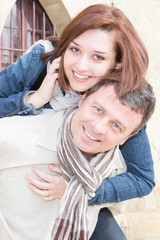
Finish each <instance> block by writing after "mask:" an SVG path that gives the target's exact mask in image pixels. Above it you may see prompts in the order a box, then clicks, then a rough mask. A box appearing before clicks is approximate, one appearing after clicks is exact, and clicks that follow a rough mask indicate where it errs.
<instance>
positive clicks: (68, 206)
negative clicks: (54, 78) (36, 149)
mask: <svg viewBox="0 0 160 240" xmlns="http://www.w3.org/2000/svg"><path fill="white" fill-rule="evenodd" d="M76 109H77V107H73V108H71V109H69V110H67V111H66V112H65V114H64V120H63V123H62V126H61V128H60V131H59V141H58V146H57V157H58V161H59V163H60V166H61V170H62V173H63V176H64V178H65V180H66V181H67V182H68V185H67V189H66V191H65V194H64V196H63V198H62V199H61V203H60V208H59V213H58V217H57V219H56V220H55V225H54V227H53V230H52V240H87V239H88V236H89V231H88V218H87V205H88V200H89V199H91V198H92V197H94V196H95V191H96V189H97V188H98V187H99V186H100V184H101V182H102V181H103V180H104V179H105V178H106V177H108V176H109V174H110V173H111V171H112V166H113V162H114V161H112V159H113V157H114V153H115V151H116V148H114V149H113V150H110V151H109V152H107V153H99V154H97V155H96V156H94V157H93V158H92V159H91V160H90V161H88V160H87V159H86V158H85V156H84V155H83V154H82V152H81V151H80V150H79V149H77V147H76V146H75V145H74V142H73V138H72V134H71V129H70V123H71V118H72V116H73V114H74V112H75V111H76Z"/></svg>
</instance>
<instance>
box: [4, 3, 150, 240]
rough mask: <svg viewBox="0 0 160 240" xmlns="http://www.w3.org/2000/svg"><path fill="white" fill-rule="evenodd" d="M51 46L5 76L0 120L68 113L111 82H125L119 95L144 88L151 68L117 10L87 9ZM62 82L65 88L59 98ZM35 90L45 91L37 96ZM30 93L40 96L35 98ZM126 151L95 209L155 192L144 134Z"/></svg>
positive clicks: (41, 48) (35, 52) (37, 49)
mask: <svg viewBox="0 0 160 240" xmlns="http://www.w3.org/2000/svg"><path fill="white" fill-rule="evenodd" d="M96 37H97V38H96ZM50 40H51V41H52V43H53V45H54V49H53V47H52V45H51V43H50V42H48V41H47V42H46V41H45V42H43V43H42V44H43V45H46V48H48V47H49V50H50V48H52V51H49V52H48V53H45V47H44V46H42V45H41V44H37V45H35V46H34V47H33V48H32V49H31V51H29V52H27V53H26V54H25V55H23V56H22V57H21V58H20V59H19V60H18V62H17V63H16V64H15V65H12V66H10V67H8V68H6V69H5V70H4V71H2V72H1V73H0V97H1V99H0V113H1V117H4V116H12V115H15V114H19V115H25V114H28V113H29V114H38V113H40V112H41V111H42V106H44V105H46V103H48V102H50V105H51V106H53V108H56V110H59V109H61V108H63V105H64V103H66V101H67V106H65V107H68V106H69V105H68V104H71V105H73V104H74V102H76V101H78V100H79V94H76V92H84V91H85V90H87V89H88V88H90V87H91V86H93V85H94V84H95V83H96V82H97V81H99V79H101V78H103V77H106V76H107V77H108V78H109V77H111V78H115V79H118V80H119V81H120V82H121V87H120V93H124V92H127V91H130V90H133V89H135V88H136V87H138V86H140V85H141V84H142V81H141V79H142V77H143V76H144V75H145V72H146V70H147V67H148V56H147V52H146V50H145V47H144V45H143V43H142V42H141V40H140V38H139V37H138V35H137V33H136V31H135V29H134V28H133V26H132V25H131V23H130V22H129V20H128V19H127V18H126V17H125V16H124V14H123V13H122V12H121V11H120V10H118V9H116V8H114V7H108V6H106V5H101V4H99V5H93V6H90V7H88V8H86V9H85V10H84V11H82V12H81V13H80V14H79V15H78V16H77V17H75V18H74V19H73V20H72V21H71V23H70V24H68V26H67V27H66V28H65V29H64V31H63V33H62V35H61V37H60V39H58V38H52V39H50ZM93 43H95V45H93ZM70 51H71V52H70ZM43 53H45V54H43ZM58 57H61V59H59V58H58ZM72 57H73V59H72ZM55 58H58V59H55ZM41 59H43V61H42V60H41ZM54 59H55V60H54ZM68 59H69V60H68ZM53 60H54V61H53ZM71 60H72V61H71ZM49 61H53V64H52V65H51V68H50V70H49V72H48V74H47V76H46V78H45V79H44V81H43V83H42V85H41V86H40V83H38V82H37V81H36V79H37V77H38V76H39V75H40V74H41V72H42V70H44V68H45V66H46V63H48V62H49ZM70 63H71V64H70ZM72 64H73V65H72ZM86 66H87V67H86ZM101 67H102V68H101ZM56 69H59V74H57V72H56V71H55V70H56ZM99 70H100V71H99ZM57 78H58V84H59V85H60V87H61V88H58V91H57V92H56V93H55V85H56V87H57V84H56V79H57ZM75 83H76V84H75ZM36 85H38V86H40V88H38V90H37V86H36ZM31 89H35V90H37V91H36V92H33V93H32V92H30V90H31ZM73 91H74V92H75V93H74V94H72V92H73ZM53 95H54V97H55V98H56V100H57V102H56V104H55V100H53V99H52V97H53ZM64 95H65V96H64ZM51 99H52V100H51ZM50 100H51V101H50ZM59 102H60V103H61V104H59ZM57 106H58V107H57ZM45 107H46V106H45ZM139 144H141V145H140V146H139ZM144 149H145V151H144ZM121 150H122V154H123V156H124V158H125V161H126V164H127V168H128V171H127V172H126V173H123V174H121V175H119V176H116V177H114V178H111V179H106V180H105V181H104V182H103V184H102V185H101V186H100V188H99V189H98V190H97V191H96V196H95V197H94V198H93V199H92V200H91V201H90V204H94V203H97V204H100V203H102V202H120V201H123V200H126V199H129V198H134V197H142V196H144V195H146V194H148V193H150V191H151V190H152V188H153V186H154V174H153V162H152V157H151V152H150V147H149V143H148V138H147V135H146V132H145V129H143V130H141V131H140V132H139V133H138V134H137V135H136V136H135V137H134V138H131V139H130V140H129V141H127V142H126V143H125V144H124V146H122V148H121ZM100 239H102V238H100Z"/></svg>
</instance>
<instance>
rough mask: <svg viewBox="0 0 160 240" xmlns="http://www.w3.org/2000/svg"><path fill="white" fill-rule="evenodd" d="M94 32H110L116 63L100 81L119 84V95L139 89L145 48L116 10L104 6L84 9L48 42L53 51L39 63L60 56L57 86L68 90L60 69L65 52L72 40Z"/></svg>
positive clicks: (142, 75)
mask: <svg viewBox="0 0 160 240" xmlns="http://www.w3.org/2000/svg"><path fill="white" fill-rule="evenodd" d="M97 28H99V29H102V30H104V31H107V32H111V31H112V32H114V39H115V51H116V59H115V61H116V63H119V68H117V69H116V68H115V69H112V70H111V71H110V73H108V74H107V75H106V76H104V78H110V79H116V80H118V81H120V93H121V94H124V93H127V92H129V91H132V90H134V89H136V88H137V87H139V86H140V85H141V84H142V81H143V77H144V76H145V73H146V70H147V67H148V54H147V51H146V48H145V46H144V44H143V43H142V41H141V39H140V37H139V36H138V34H137V32H136V30H135V28H134V27H133V25H132V24H131V22H130V21H129V20H128V18H127V17H126V16H125V15H124V14H123V13H122V12H121V11H120V10H119V9H117V8H115V7H110V6H107V5H104V4H96V5H91V6H89V7H87V8H86V9H84V10H83V11H82V12H80V13H79V14H78V15H77V16H76V17H75V18H74V19H73V20H72V21H71V22H70V23H69V24H68V25H67V26H66V28H65V29H64V31H63V32H62V34H61V37H60V38H57V37H51V38H50V39H49V40H50V41H51V42H52V44H53V46H54V50H53V51H52V52H50V53H47V54H44V55H43V56H42V59H43V60H44V61H45V62H47V61H49V60H50V61H52V60H53V59H54V58H56V57H59V56H62V60H61V64H60V68H59V84H60V86H61V87H62V88H63V89H64V90H69V89H70V86H69V82H68V79H67V78H66V76H65V73H64V66H63V62H64V61H63V59H64V53H65V50H66V48H67V47H68V45H69V44H70V43H71V41H72V40H73V39H75V38H77V37H78V36H80V35H81V34H82V33H84V32H85V31H87V30H90V29H97ZM104 78H103V79H104Z"/></svg>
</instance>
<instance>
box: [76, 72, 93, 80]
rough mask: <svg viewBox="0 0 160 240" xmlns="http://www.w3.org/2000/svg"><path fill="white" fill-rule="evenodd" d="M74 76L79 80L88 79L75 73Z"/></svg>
mask: <svg viewBox="0 0 160 240" xmlns="http://www.w3.org/2000/svg"><path fill="white" fill-rule="evenodd" d="M74 76H75V77H77V78H80V79H87V78H89V76H82V75H79V74H77V73H76V72H74Z"/></svg>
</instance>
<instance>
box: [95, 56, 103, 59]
mask: <svg viewBox="0 0 160 240" xmlns="http://www.w3.org/2000/svg"><path fill="white" fill-rule="evenodd" d="M95 59H97V60H104V57H102V56H99V55H95Z"/></svg>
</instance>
